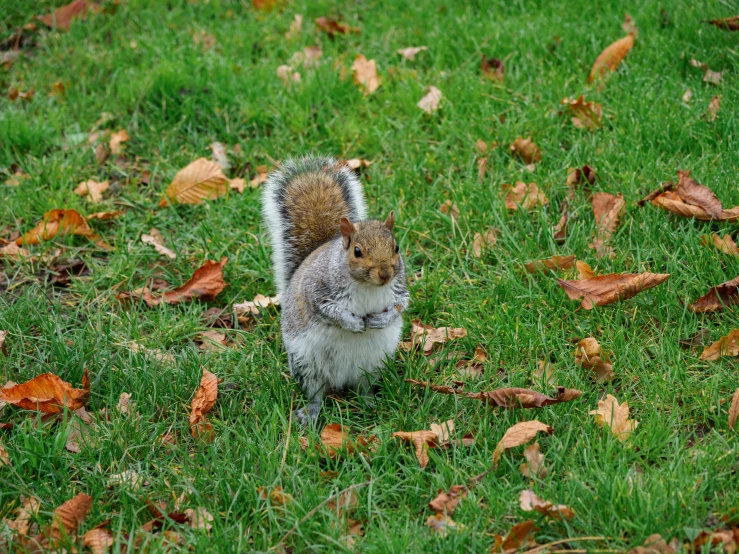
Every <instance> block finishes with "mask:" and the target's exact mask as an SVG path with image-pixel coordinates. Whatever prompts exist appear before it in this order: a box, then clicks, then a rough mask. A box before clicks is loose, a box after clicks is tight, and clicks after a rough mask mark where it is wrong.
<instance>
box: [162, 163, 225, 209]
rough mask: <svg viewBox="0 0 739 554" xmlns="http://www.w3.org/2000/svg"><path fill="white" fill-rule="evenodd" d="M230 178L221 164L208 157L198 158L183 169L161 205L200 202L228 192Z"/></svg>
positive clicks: (168, 188) (163, 206)
mask: <svg viewBox="0 0 739 554" xmlns="http://www.w3.org/2000/svg"><path fill="white" fill-rule="evenodd" d="M228 188H229V186H228V179H227V178H226V176H225V175H224V174H223V171H222V170H221V166H220V165H218V163H216V162H213V161H211V160H209V159H207V158H198V159H197V160H195V161H194V162H192V163H191V164H190V165H188V166H186V167H184V168H183V169H181V170H180V171H179V172H178V173H177V175H175V178H174V179H173V180H172V182H171V183H170V185H169V186H168V187H167V190H166V191H165V192H164V194H165V196H166V198H162V199H161V200H160V201H159V207H161V208H165V207H167V206H168V205H170V204H200V203H201V202H202V201H203V200H214V199H215V198H218V197H219V196H223V195H225V194H226V193H227V192H228Z"/></svg>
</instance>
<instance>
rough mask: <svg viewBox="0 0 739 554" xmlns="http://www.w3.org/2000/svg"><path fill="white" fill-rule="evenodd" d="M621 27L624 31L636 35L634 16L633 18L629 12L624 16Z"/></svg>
mask: <svg viewBox="0 0 739 554" xmlns="http://www.w3.org/2000/svg"><path fill="white" fill-rule="evenodd" d="M621 28H622V29H623V30H624V33H628V34H633V35H634V36H636V34H637V30H636V23H634V18H632V17H631V15H629V14H628V13H627V14H626V15H625V16H624V22H623V24H622V25H621Z"/></svg>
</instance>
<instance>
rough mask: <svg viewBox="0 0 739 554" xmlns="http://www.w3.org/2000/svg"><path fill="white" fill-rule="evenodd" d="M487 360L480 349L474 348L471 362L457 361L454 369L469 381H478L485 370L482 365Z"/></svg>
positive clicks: (486, 356)
mask: <svg viewBox="0 0 739 554" xmlns="http://www.w3.org/2000/svg"><path fill="white" fill-rule="evenodd" d="M487 359H488V355H487V354H486V353H485V351H484V350H483V349H482V348H481V347H479V346H478V347H477V348H475V354H474V355H473V356H472V359H471V360H459V361H458V362H457V363H456V368H457V370H458V371H459V373H460V375H462V376H463V377H467V378H471V379H479V378H480V377H482V373H483V371H484V369H485V366H484V365H483V364H484V363H485V362H486V361H487Z"/></svg>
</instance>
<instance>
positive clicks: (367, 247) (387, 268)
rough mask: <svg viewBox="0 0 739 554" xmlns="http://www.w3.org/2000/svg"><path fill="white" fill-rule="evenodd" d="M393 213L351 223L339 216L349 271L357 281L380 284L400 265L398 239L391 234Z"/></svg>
mask: <svg viewBox="0 0 739 554" xmlns="http://www.w3.org/2000/svg"><path fill="white" fill-rule="evenodd" d="M393 225H395V215H394V214H393V212H390V215H389V216H387V219H386V220H385V221H384V223H383V222H382V221H377V220H368V221H357V222H355V223H352V222H351V221H349V220H348V219H347V218H345V217H342V218H341V236H342V239H343V241H344V242H343V244H344V250H345V252H346V259H347V265H348V267H349V273H350V274H351V276H352V277H353V278H354V279H356V280H357V281H361V282H365V283H371V284H373V285H377V286H378V287H381V286H383V285H386V284H388V283H389V282H390V281H392V280H393V278H394V277H395V275H396V274H397V273H398V270H399V269H400V254H399V253H398V252H399V248H398V243H397V242H395V237H394V236H393Z"/></svg>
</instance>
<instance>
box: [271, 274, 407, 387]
mask: <svg viewBox="0 0 739 554" xmlns="http://www.w3.org/2000/svg"><path fill="white" fill-rule="evenodd" d="M350 297H351V300H349V301H347V302H346V303H345V304H344V307H345V308H346V309H347V310H349V311H351V312H354V313H355V314H357V315H359V316H364V315H367V314H370V313H377V312H380V311H382V310H384V309H385V308H389V309H395V307H394V305H393V304H394V302H393V301H394V299H393V295H392V291H391V290H390V287H389V286H385V287H374V286H373V287H369V286H361V287H357V290H355V291H354V294H351V295H350ZM402 328H403V319H402V318H401V317H398V318H397V319H395V321H393V322H392V323H391V324H390V325H388V326H387V327H386V328H384V329H367V330H365V331H364V332H363V333H352V332H351V331H347V330H345V329H342V328H340V327H337V326H335V325H327V324H324V323H314V324H313V325H312V326H311V327H310V328H309V329H306V330H305V331H304V332H302V333H300V335H299V336H297V337H294V338H292V339H289V338H287V337H285V347H286V350H287V351H288V352H290V353H292V354H294V355H296V356H297V357H299V358H300V359H301V360H302V361H303V364H305V365H304V367H306V369H307V370H308V371H310V372H311V373H314V375H315V376H316V377H318V378H319V379H320V380H321V381H324V382H326V383H327V384H328V385H329V386H331V387H332V388H335V389H341V388H345V387H352V386H356V385H357V384H358V382H359V381H360V380H361V379H362V378H363V377H364V376H365V373H369V374H374V373H376V372H377V370H378V369H379V368H380V367H381V366H382V365H383V362H384V360H385V358H386V357H387V356H388V355H392V354H393V352H395V349H396V348H397V346H398V343H399V342H400V335H401V332H402Z"/></svg>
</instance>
